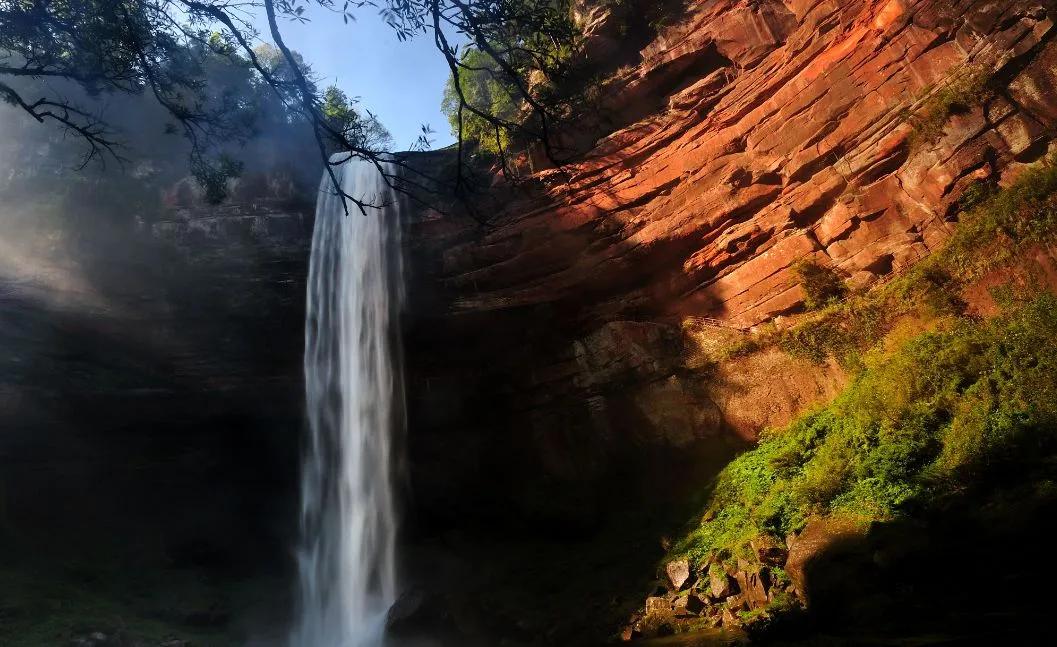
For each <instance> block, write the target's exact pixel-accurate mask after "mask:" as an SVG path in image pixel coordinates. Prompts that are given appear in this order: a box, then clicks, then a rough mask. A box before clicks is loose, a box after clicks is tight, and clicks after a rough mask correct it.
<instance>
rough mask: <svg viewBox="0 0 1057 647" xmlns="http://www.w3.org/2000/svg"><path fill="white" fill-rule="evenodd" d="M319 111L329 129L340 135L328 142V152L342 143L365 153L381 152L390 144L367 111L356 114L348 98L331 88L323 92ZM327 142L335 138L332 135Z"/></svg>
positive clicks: (387, 136)
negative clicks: (329, 146)
mask: <svg viewBox="0 0 1057 647" xmlns="http://www.w3.org/2000/svg"><path fill="white" fill-rule="evenodd" d="M321 110H322V112H323V117H324V119H325V120H326V123H327V125H328V126H329V128H330V129H332V130H333V132H336V133H340V135H341V138H339V139H336V140H335V141H331V142H330V143H331V149H332V152H338V151H340V150H341V149H342V147H343V146H344V143H345V142H352V143H354V144H356V145H357V146H361V147H363V148H366V149H368V150H384V149H387V148H389V147H390V146H391V145H392V143H393V138H392V136H391V135H390V134H389V131H388V130H386V128H385V126H383V125H382V124H381V122H379V121H378V119H377V118H376V117H375V116H374V115H373V114H371V113H370V112H368V113H367V115H366V116H364V115H362V114H360V111H359V110H357V109H356V108H355V106H354V105H353V102H352V101H351V100H350V99H349V97H348V95H346V94H345V92H344V91H342V90H341V89H340V88H338V87H337V86H335V85H331V86H329V87H328V88H327V89H326V90H325V91H324V92H323V105H322V108H321ZM331 139H332V140H333V139H335V138H334V137H333V136H332V137H331Z"/></svg>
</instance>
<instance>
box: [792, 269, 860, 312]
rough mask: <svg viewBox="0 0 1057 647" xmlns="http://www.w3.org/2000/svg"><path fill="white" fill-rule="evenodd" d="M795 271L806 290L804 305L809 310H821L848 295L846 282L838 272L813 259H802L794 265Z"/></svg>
mask: <svg viewBox="0 0 1057 647" xmlns="http://www.w3.org/2000/svg"><path fill="white" fill-rule="evenodd" d="M793 271H794V272H796V274H797V276H798V277H799V279H800V287H802V288H803V290H804V305H805V306H806V307H807V309H808V310H819V309H820V308H824V307H826V306H828V305H832V304H834V303H836V302H837V301H840V300H841V299H843V298H844V296H845V295H846V294H847V293H848V288H847V286H846V285H844V280H843V279H842V278H841V277H840V275H839V274H837V272H836V271H835V270H834V269H833V268H831V267H826V266H825V265H820V264H819V263H818V262H816V261H814V260H813V259H801V260H799V261H797V262H796V263H795V264H793Z"/></svg>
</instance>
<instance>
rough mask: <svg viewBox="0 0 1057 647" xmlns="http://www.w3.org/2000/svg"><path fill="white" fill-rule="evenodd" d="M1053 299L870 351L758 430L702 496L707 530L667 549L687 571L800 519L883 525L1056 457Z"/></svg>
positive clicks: (1056, 307) (1056, 311) (796, 525)
mask: <svg viewBox="0 0 1057 647" xmlns="http://www.w3.org/2000/svg"><path fill="white" fill-rule="evenodd" d="M1053 339H1057V298H1055V297H1054V296H1052V295H1050V294H1048V293H1045V294H1040V295H1038V296H1035V297H1034V298H1032V299H1031V300H1030V301H1028V302H1026V303H1020V304H1018V305H1016V306H1015V307H1014V308H1013V309H1012V310H1011V311H1009V312H1007V313H1005V314H1003V315H1001V316H999V317H997V318H995V319H993V320H991V321H987V322H974V321H968V320H965V321H961V322H959V323H957V324H956V325H953V326H951V327H950V328H949V329H947V330H941V331H936V332H929V333H925V334H923V335H920V336H918V337H916V338H914V339H912V340H910V341H909V342H907V343H906V344H904V345H903V346H902V347H901V348H900V349H899V350H897V351H896V352H894V353H892V354H884V353H878V354H870V355H867V356H866V357H865V358H864V369H863V370H862V372H861V373H860V374H859V375H858V377H857V378H856V379H855V380H854V381H853V383H852V384H851V385H850V386H849V387H848V388H847V389H846V390H845V391H844V392H843V393H842V394H841V395H840V396H839V397H838V398H837V399H836V400H835V401H834V402H832V403H831V404H829V405H827V406H825V407H821V408H819V409H817V410H815V411H812V412H810V413H808V414H807V415H804V416H801V417H800V418H798V419H797V420H796V421H794V422H793V423H791V424H790V425H788V426H787V427H785V428H784V429H779V430H774V431H770V432H769V433H767V434H766V435H765V436H764V438H763V439H762V442H761V443H760V445H759V446H758V447H757V448H756V449H754V450H752V451H749V452H747V453H745V454H743V455H741V456H740V457H738V458H737V459H735V460H734V461H733V462H732V463H731V464H730V465H729V466H728V467H727V468H726V469H724V471H723V472H722V473H721V475H720V476H719V479H718V482H717V484H716V486H715V489H714V491H713V493H712V497H711V501H710V504H709V510H708V516H709V517H710V518H711V521H709V522H706V523H703V524H701V525H700V526H699V527H697V528H696V529H694V530H693V531H692V532H690V533H689V534H688V535H687V536H686V537H685V538H684V539H683V540H682V541H681V542H680V544H679V545H678V547H677V549H676V550H678V551H680V552H685V553H687V554H688V555H689V556H690V557H691V558H692V559H693V560H694V561H695V562H700V561H702V560H704V559H706V558H707V557H708V556H710V555H712V554H717V553H718V554H721V555H722V554H727V555H738V554H744V553H745V552H746V546H747V544H748V541H749V540H750V539H752V538H753V537H755V536H757V535H759V534H762V533H768V534H773V535H777V536H780V537H781V536H785V535H786V534H787V533H789V532H792V531H795V530H799V529H800V528H801V527H803V525H804V523H805V521H806V519H807V518H808V517H809V516H811V515H825V514H846V515H850V516H855V517H861V518H864V519H880V520H884V519H891V518H895V517H898V516H902V515H905V514H909V513H913V512H914V511H915V510H918V509H920V508H922V507H923V506H927V505H929V503H930V501H932V500H935V499H937V498H939V497H942V496H943V495H944V494H945V493H948V492H953V491H956V490H957V489H958V488H960V487H962V486H963V485H965V484H966V483H967V482H969V481H970V480H973V479H977V478H981V477H985V476H986V475H987V473H988V472H989V471H990V470H994V469H999V468H1001V466H1003V465H1008V464H1016V463H1018V462H1020V461H1029V462H1030V460H1032V458H1033V457H1036V456H1041V455H1044V454H1045V453H1047V452H1051V451H1053V450H1054V449H1055V446H1054V440H1055V438H1057V436H1055V435H1054V431H1055V430H1057V346H1055V345H1054V344H1053Z"/></svg>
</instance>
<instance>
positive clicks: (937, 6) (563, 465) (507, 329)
mask: <svg viewBox="0 0 1057 647" xmlns="http://www.w3.org/2000/svg"><path fill="white" fill-rule="evenodd" d="M588 4H589V3H588ZM581 13H582V19H583V22H584V24H585V25H587V26H588V27H589V29H588V32H589V33H588V40H589V41H590V40H591V38H592V37H594V35H597V40H598V42H597V43H594V44H593V46H594V47H596V48H597V49H599V51H605V50H606V48H607V47H609V46H610V45H612V43H611V42H610V41H609V40H607V38H609V37H610V36H611V34H612V33H613V27H612V25H611V24H609V23H610V22H611V20H612V19H613V18H612V16H611V15H610V14H608V13H606V12H603V11H598V10H592V9H591V8H590V7H589V6H587V7H585V8H581ZM1055 34H1057V30H1055V29H1054V28H1053V22H1052V20H1051V18H1050V17H1049V16H1048V15H1047V11H1046V10H1045V9H1044V8H1043V7H1042V6H1041V5H1040V4H1039V3H1037V2H1031V1H1016V0H1014V1H1010V2H1002V3H993V2H982V1H961V2H958V1H955V2H930V1H918V2H913V1H911V0H884V1H875V2H837V1H826V0H822V1H812V0H806V1H799V0H798V1H788V2H779V1H777V0H764V1H763V2H738V1H732V0H696V1H691V2H689V3H687V5H686V7H685V10H684V13H683V14H682V15H681V16H680V17H679V19H678V20H674V21H672V22H671V23H669V24H668V25H667V26H664V27H662V29H661V30H660V33H659V35H658V36H657V38H656V39H655V40H653V42H651V43H649V44H648V45H647V46H646V47H645V48H643V49H642V51H641V52H640V53H639V55H638V56H637V58H636V60H637V62H636V63H634V64H633V65H630V66H626V67H623V68H621V69H619V70H617V71H616V72H615V73H614V75H613V77H612V79H611V80H610V81H608V82H607V83H606V85H605V91H604V92H603V93H602V94H603V103H605V104H606V105H605V109H604V110H601V111H599V114H597V115H592V116H591V118H590V119H588V120H587V121H588V123H585V124H577V126H576V127H575V128H572V129H570V131H571V132H570V133H561V134H560V136H564V137H566V139H568V140H570V141H577V142H579V143H582V140H583V139H584V137H585V136H586V135H585V133H588V134H590V136H591V137H595V136H598V137H599V139H598V140H597V141H595V142H591V143H589V144H588V148H590V152H589V153H588V154H587V156H586V158H585V159H583V160H582V161H581V162H578V163H575V164H571V165H569V166H567V167H566V168H564V169H563V170H562V171H561V172H559V171H557V170H553V169H552V170H543V171H539V169H540V168H543V167H544V166H545V165H546V163H545V161H544V160H542V159H541V158H542V156H541V155H540V154H539V153H538V152H534V151H529V152H528V153H527V154H526V155H524V156H523V157H522V161H523V162H524V165H525V166H524V169H525V170H528V171H531V170H533V169H536V170H537V171H538V172H537V173H536V174H535V175H534V176H533V179H532V181H530V182H529V183H528V184H527V185H523V186H520V187H517V188H512V187H508V188H505V189H504V188H501V189H500V191H505V193H504V194H503V196H502V199H500V200H498V201H497V203H498V205H499V206H498V207H497V208H495V209H492V210H489V211H488V213H492V214H494V215H493V217H492V219H491V224H492V228H490V229H487V230H480V229H477V228H475V227H474V226H472V224H467V223H468V221H466V220H460V219H459V218H457V217H454V216H447V215H442V214H440V213H438V212H432V211H430V212H427V213H423V214H420V217H419V218H418V219H417V220H416V221H415V222H414V223H412V225H411V227H410V234H409V236H410V241H409V243H408V244H409V250H410V251H409V253H410V254H411V256H412V258H413V262H412V272H413V282H412V286H411V289H412V295H411V298H410V300H409V302H410V304H411V309H412V318H411V319H410V323H409V326H410V329H409V341H408V344H409V348H408V358H409V362H410V364H411V380H412V381H411V383H410V384H409V389H410V397H411V402H410V406H411V429H412V436H411V441H410V442H411V444H412V447H411V450H412V463H413V465H414V466H415V468H416V470H413V472H412V477H413V479H416V478H417V479H420V480H421V482H422V484H428V486H426V487H419V488H417V490H418V491H419V492H424V494H423V495H422V496H423V497H425V499H426V500H425V501H423V500H422V499H419V503H420V504H423V505H424V507H426V508H428V509H430V510H457V511H466V512H467V513H468V514H472V513H473V510H465V509H464V507H463V506H462V505H461V504H460V501H466V500H467V499H466V498H465V497H464V495H465V494H466V492H468V491H471V489H472V488H471V486H472V483H478V482H480V481H478V480H477V477H472V478H471V477H469V476H467V477H464V479H465V480H463V481H460V479H459V478H454V479H447V480H445V479H442V478H440V477H441V474H476V475H480V474H487V477H486V478H485V480H487V481H488V482H490V483H493V484H494V487H495V492H496V495H495V497H494V501H493V503H494V504H495V505H494V507H495V508H496V509H504V508H509V507H513V508H515V509H517V510H519V511H521V510H524V509H530V510H536V511H539V512H540V514H543V515H545V516H546V515H548V514H551V513H555V511H556V510H558V509H559V508H561V507H562V506H567V509H564V510H558V513H559V516H562V517H563V518H570V519H576V520H580V521H582V520H583V519H584V518H585V515H586V516H588V517H589V516H590V514H591V513H592V512H593V511H595V510H597V509H598V506H597V505H596V504H598V503H599V502H603V503H604V502H605V501H608V500H611V498H612V497H611V493H612V490H611V489H609V487H608V486H605V485H599V484H600V483H606V482H607V479H609V481H612V482H618V483H621V484H627V483H629V482H631V481H634V480H635V479H636V478H642V475H644V474H657V473H658V471H657V470H649V469H644V468H642V465H643V464H644V463H653V464H654V467H659V468H660V469H659V473H662V474H665V475H671V474H674V473H677V472H678V470H677V469H674V468H675V467H676V466H677V465H678V464H679V462H680V461H683V460H688V461H689V462H690V463H693V462H694V460H695V459H692V458H691V457H693V456H695V455H701V454H705V455H707V454H710V453H715V452H720V451H722V447H723V445H724V443H726V442H728V441H729V439H734V438H738V437H741V438H745V439H752V438H754V437H755V436H756V434H758V433H759V431H760V430H761V429H762V428H763V427H765V426H768V425H775V424H781V423H782V422H784V421H786V420H788V419H789V417H790V416H791V415H793V414H794V413H795V412H797V411H799V410H802V409H803V408H804V407H806V406H810V404H812V403H813V402H817V401H819V400H821V399H825V398H827V397H829V396H831V395H832V394H833V393H834V392H835V391H836V389H837V388H839V386H840V384H841V383H842V380H843V377H842V376H841V374H840V372H839V370H838V369H837V368H836V367H828V368H822V369H815V368H810V367H807V368H805V367H803V366H798V365H796V364H795V363H792V364H789V363H787V362H786V360H782V359H781V358H778V357H775V358H769V359H768V358H762V359H755V360H753V361H754V362H755V364H753V365H751V366H748V365H747V366H744V367H741V368H742V369H743V370H742V371H741V372H737V371H736V370H735V369H734V367H733V366H727V367H724V368H722V369H721V373H722V374H723V375H725V376H726V377H727V378H730V379H726V380H715V379H712V377H714V376H710V377H705V375H706V374H705V373H703V372H701V371H699V370H697V369H699V368H700V366H699V365H698V364H695V362H694V361H693V360H692V356H693V354H694V353H695V352H696V351H697V350H698V346H699V344H700V343H702V340H701V339H700V335H697V336H695V335H693V334H688V330H691V329H699V328H700V326H699V325H698V323H695V322H701V321H711V320H716V321H717V325H716V326H705V328H707V330H706V335H705V336H706V337H707V336H709V335H712V336H714V337H721V336H722V335H725V334H728V333H729V328H728V327H733V328H736V329H738V328H746V327H751V326H754V325H758V324H760V323H762V322H766V321H770V320H773V319H774V318H775V317H779V316H781V315H784V314H787V313H792V312H796V311H797V310H798V309H800V308H801V307H802V301H803V295H802V293H801V288H800V287H799V285H798V283H797V280H796V277H795V273H794V272H793V271H792V270H791V265H792V264H793V263H794V262H795V261H797V260H798V259H802V258H814V259H816V260H817V261H819V262H820V263H823V264H826V265H831V266H833V267H835V268H836V269H837V270H838V272H840V273H841V274H842V275H843V276H844V277H845V278H847V279H849V281H850V283H851V284H853V285H855V286H857V287H865V286H869V285H871V284H873V283H876V282H878V281H881V280H883V279H885V278H886V277H888V276H891V275H892V274H893V273H898V272H900V271H902V270H904V269H905V268H907V267H909V266H910V265H912V264H913V263H914V262H916V261H917V260H919V259H921V258H922V257H924V256H926V255H927V254H929V253H930V252H931V251H933V250H935V249H936V248H937V247H938V246H939V245H941V244H942V243H943V241H944V240H946V238H947V237H948V236H949V234H950V232H951V228H952V221H953V220H954V219H955V218H956V217H957V211H958V205H959V200H960V199H961V196H962V195H963V193H964V192H965V191H966V189H967V188H968V187H970V186H971V185H972V184H974V183H976V182H980V181H985V182H991V181H994V182H1004V181H1007V180H1008V179H1009V178H1010V177H1011V176H1013V175H1015V174H1016V173H1017V172H1018V170H1019V169H1020V168H1022V167H1023V165H1025V164H1027V163H1030V162H1033V161H1035V160H1037V159H1039V158H1040V157H1041V156H1042V155H1043V154H1045V152H1046V150H1047V147H1048V146H1049V145H1050V141H1051V137H1052V132H1053V130H1052V129H1053V127H1054V125H1055V123H1057V112H1055V111H1054V108H1053V106H1055V105H1057V95H1055V90H1054V88H1055V86H1057V68H1055V65H1054V61H1055V60H1057V42H1055V39H1054V36H1055ZM589 44H590V43H589ZM967 75H979V76H981V77H982V78H983V79H984V81H985V82H984V83H982V84H981V85H980V86H979V87H976V88H974V89H973V91H971V92H962V94H961V95H959V96H956V97H955V100H954V101H953V102H949V105H947V107H946V108H945V109H944V113H943V114H941V115H940V116H939V118H938V119H933V121H935V122H938V126H939V127H938V128H937V129H935V131H934V132H931V133H926V134H922V131H923V127H922V126H921V124H922V123H923V122H927V121H928V119H929V118H930V116H931V117H934V113H935V111H936V108H935V104H936V101H934V100H931V99H930V97H932V96H933V95H934V94H935V90H936V89H937V88H942V87H945V86H947V85H952V84H954V85H957V81H958V80H959V79H964V78H965V77H966V76H967ZM563 173H564V174H565V175H563ZM566 180H568V181H566ZM734 334H736V333H734ZM705 343H706V345H708V343H712V342H708V340H705ZM727 368H731V369H732V370H730V371H727ZM723 384H727V385H728V386H729V388H724V386H723ZM763 402H766V403H767V404H766V406H764V405H762V404H761V403H763ZM452 445H457V446H458V447H459V452H457V455H453V454H452V453H451V452H449V451H447V450H446V448H447V447H450V446H452ZM416 460H417V462H416ZM448 461H454V462H448ZM628 475H631V476H630V477H629V476H628ZM647 479H648V480H651V485H653V486H658V484H659V483H660V482H661V481H657V480H655V479H652V477H647ZM674 480H678V479H674ZM662 481H663V479H662ZM659 487H660V489H661V490H665V491H672V488H674V487H676V485H675V484H671V483H669V484H666V485H659ZM480 496H481V495H479V494H478V495H477V499H480ZM485 496H487V495H485ZM471 498H473V497H471ZM558 500H560V501H561V502H562V503H560V504H559V503H556V501H558ZM540 502H544V503H540ZM585 511H586V512H585ZM451 514H452V515H455V514H457V513H456V512H452V513H451Z"/></svg>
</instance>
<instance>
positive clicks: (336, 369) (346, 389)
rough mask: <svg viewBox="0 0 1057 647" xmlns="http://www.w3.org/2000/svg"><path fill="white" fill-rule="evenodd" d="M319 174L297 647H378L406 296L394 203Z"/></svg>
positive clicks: (372, 185)
mask: <svg viewBox="0 0 1057 647" xmlns="http://www.w3.org/2000/svg"><path fill="white" fill-rule="evenodd" d="M335 173H337V174H338V177H339V179H340V181H341V184H342V187H343V188H344V190H345V192H346V193H348V194H349V195H352V196H356V197H357V198H361V199H363V200H364V201H366V202H370V203H373V204H382V203H385V204H388V206H386V207H385V208H383V209H381V210H377V211H369V212H368V215H367V216H364V215H362V214H361V213H359V212H358V211H357V210H356V208H355V207H354V206H352V205H350V213H349V214H348V215H346V214H345V211H344V209H343V208H342V204H341V200H342V199H341V198H340V197H338V196H336V195H334V191H333V187H332V186H331V184H330V178H329V176H327V175H326V174H324V178H323V184H322V187H321V190H320V197H319V203H318V205H317V208H316V224H315V232H314V234H313V236H312V260H311V263H310V267H309V275H308V314H307V319H306V322H305V381H306V395H307V407H308V420H309V439H308V445H307V447H306V450H305V459H304V466H303V475H302V477H301V478H302V504H301V532H302V543H301V547H300V551H299V555H298V557H299V563H298V566H299V569H300V585H301V600H300V603H301V606H300V610H299V617H298V618H297V620H296V625H295V629H294V631H293V634H292V636H291V645H292V647H377V646H378V645H381V643H382V638H383V633H384V625H385V616H386V612H387V611H388V609H389V607H390V606H392V604H393V602H394V601H395V599H396V594H397V589H396V565H395V555H394V553H395V539H396V537H395V535H396V513H395V504H394V500H393V499H394V495H393V460H394V456H393V432H394V429H395V427H396V426H397V425H398V424H399V420H398V418H399V416H398V413H399V412H400V411H401V409H400V408H399V407H401V406H402V403H403V398H402V393H403V389H402V386H401V384H400V373H399V370H397V369H396V368H395V367H394V356H395V351H396V349H395V348H394V343H393V335H394V332H395V330H394V326H395V324H396V314H397V309H398V307H399V302H400V296H399V295H400V294H401V291H402V289H403V286H402V277H401V275H400V274H401V273H400V263H399V247H398V238H399V231H400V229H399V226H400V212H399V208H398V204H399V200H398V199H397V196H396V195H394V194H393V192H392V190H391V189H390V188H389V187H388V186H386V184H385V182H384V180H383V178H382V177H381V175H380V173H379V172H378V169H377V167H375V166H374V165H373V164H369V163H366V162H362V161H358V160H353V161H350V162H347V163H345V164H343V165H342V166H340V167H337V168H336V169H335Z"/></svg>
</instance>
